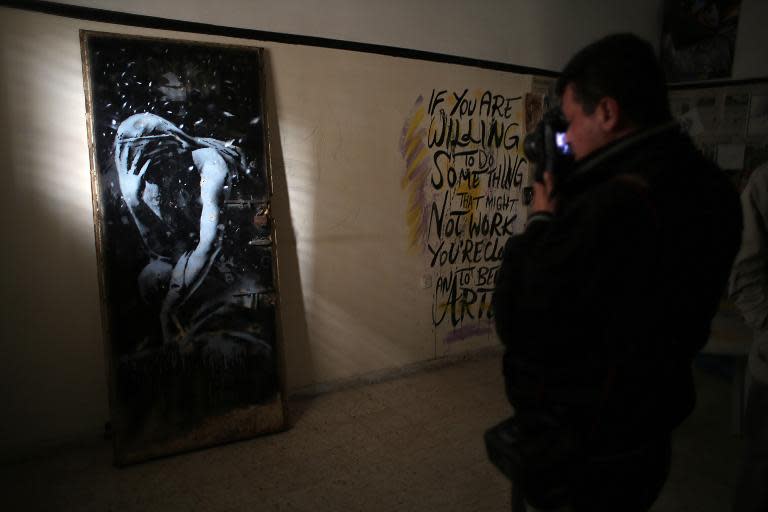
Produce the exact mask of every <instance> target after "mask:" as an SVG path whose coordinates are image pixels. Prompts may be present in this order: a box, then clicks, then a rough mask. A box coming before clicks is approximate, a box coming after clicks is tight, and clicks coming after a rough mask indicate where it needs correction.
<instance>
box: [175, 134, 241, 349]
mask: <svg viewBox="0 0 768 512" xmlns="http://www.w3.org/2000/svg"><path fill="white" fill-rule="evenodd" d="M192 158H193V161H194V163H195V167H196V168H197V169H198V171H199V172H200V199H201V202H202V205H203V209H202V213H201V215H200V240H199V242H198V244H197V246H196V247H195V248H194V249H193V250H192V251H189V252H186V253H184V254H183V255H182V256H181V258H179V260H178V262H177V263H176V265H175V266H174V268H173V273H172V275H171V282H170V286H169V290H168V294H167V295H166V298H165V301H164V302H163V308H162V312H161V320H162V323H163V332H164V334H165V338H166V341H171V339H170V336H171V333H172V332H173V330H174V325H173V324H174V323H175V321H174V313H175V311H176V310H177V308H178V307H180V306H181V305H182V304H183V303H184V301H185V300H186V299H187V298H189V297H190V296H191V295H192V294H193V293H194V292H195V290H196V289H197V288H198V286H200V283H201V282H202V281H203V279H205V276H206V275H207V274H208V271H209V270H210V268H211V265H212V264H213V262H214V260H215V258H216V255H217V254H218V251H219V248H220V245H221V234H220V231H219V229H218V225H219V221H220V215H221V214H220V212H221V208H222V205H223V201H224V195H225V194H224V185H225V183H226V179H227V173H228V167H227V164H226V162H225V161H224V159H223V158H222V157H221V155H220V154H219V153H218V152H217V151H216V150H215V149H213V148H203V149H197V150H195V151H193V152H192ZM176 327H178V326H176Z"/></svg>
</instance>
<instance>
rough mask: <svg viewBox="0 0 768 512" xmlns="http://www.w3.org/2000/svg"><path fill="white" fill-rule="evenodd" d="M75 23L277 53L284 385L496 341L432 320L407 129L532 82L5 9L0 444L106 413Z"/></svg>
mask: <svg viewBox="0 0 768 512" xmlns="http://www.w3.org/2000/svg"><path fill="white" fill-rule="evenodd" d="M80 29H93V30H103V31H112V32H115V31H117V32H130V33H141V34H151V35H157V36H162V37H171V38H193V39H196V40H201V41H227V42H229V43H235V44H249V45H259V46H262V47H265V48H266V49H267V74H268V80H269V81H270V83H271V86H272V88H271V90H270V91H269V92H268V100H269V101H270V104H272V105H273V106H274V112H273V113H272V114H273V119H274V120H275V121H276V124H275V125H274V126H273V127H272V128H273V129H274V132H273V135H274V136H273V137H272V143H273V145H274V146H273V150H274V151H273V153H274V169H273V170H274V173H273V174H274V181H275V197H274V200H273V206H274V215H275V218H276V221H277V246H278V257H279V259H280V286H281V294H282V301H283V310H282V323H283V326H284V347H285V366H286V370H287V375H286V377H287V386H288V390H289V391H291V390H296V389H298V388H301V387H304V386H308V385H315V384H319V383H327V382H331V381H334V380H337V379H345V378H352V377H355V376H360V375H364V374H366V373H369V372H374V371H383V370H387V369H397V368H400V367H403V366H406V365H409V364H412V363H415V362H419V361H425V360H428V359H432V358H435V357H439V356H441V355H444V354H448V353H457V352H466V351H468V350H473V349H476V348H480V347H484V346H488V345H495V344H496V343H497V342H496V340H495V339H494V338H493V336H492V335H491V334H489V333H484V334H482V335H479V336H466V337H464V338H463V339H459V340H458V341H454V342H452V343H451V344H450V345H448V344H446V343H444V341H443V339H444V335H445V329H443V330H442V331H439V330H436V329H434V328H433V325H432V308H433V305H434V304H433V300H434V299H433V287H430V286H427V287H425V286H423V285H422V284H423V278H424V277H425V276H426V275H429V276H430V278H432V277H433V275H434V273H433V272H432V269H430V268H429V266H428V263H427V262H426V261H427V260H425V255H424V247H423V246H417V247H410V246H409V239H408V234H407V233H408V225H407V223H406V216H405V211H406V207H407V202H408V191H407V190H406V189H404V187H403V185H402V183H401V179H402V176H403V174H404V172H405V169H406V164H405V161H404V159H403V157H402V155H401V153H400V137H401V133H402V129H403V126H404V125H405V124H406V122H407V121H408V119H409V115H411V113H412V109H413V107H414V102H415V101H416V99H417V98H418V96H419V95H422V96H423V95H427V96H428V95H429V93H430V91H431V90H432V88H434V87H438V88H445V89H447V90H448V91H453V90H456V91H461V90H463V88H467V87H468V88H470V89H471V90H472V91H473V92H472V94H479V91H483V90H486V89H491V90H493V91H494V92H495V93H503V94H505V95H507V96H520V95H521V94H523V93H524V92H525V91H526V90H529V88H530V76H523V75H516V74H511V73H501V72H495V71H488V70H482V69H478V68H471V67H465V66H456V65H448V64H437V63H429V62H424V61H415V60H407V59H401V58H394V57H386V56H379V55H372V54H365V53H357V52H347V51H341V50H330V49H324V48H311V47H303V46H297V45H283V44H273V43H260V42H256V41H238V40H231V39H230V40H226V39H224V38H214V37H204V36H198V35H191V34H174V33H168V32H160V31H148V30H136V29H131V28H127V27H116V26H109V25H104V24H98V23H90V22H81V21H78V20H73V19H67V18H61V17H55V16H50V15H44V14H38V13H32V12H27V11H20V10H14V9H8V8H0V73H1V74H2V76H0V93H1V94H0V101H1V102H2V103H0V106H1V109H0V122H2V126H5V127H6V134H5V136H4V137H3V138H2V139H0V148H2V153H0V155H2V157H3V158H2V161H3V162H4V163H5V164H6V167H5V176H6V181H5V186H4V187H2V188H0V204H1V205H2V208H3V212H2V213H3V219H4V222H3V223H2V230H3V231H2V239H3V240H4V249H5V250H4V251H3V252H2V273H1V274H0V275H2V285H3V286H2V293H3V297H2V300H3V308H2V313H0V314H2V339H3V343H2V345H0V346H1V347H2V353H1V354H0V379H1V380H0V389H2V390H3V391H2V393H3V399H2V401H0V415H1V416H2V417H3V419H4V420H3V422H2V423H0V453H9V452H14V451H23V450H25V449H30V448H35V447H38V448H39V447H42V446H46V445H50V444H57V443H60V442H64V441H67V440H70V439H77V438H82V437H84V436H96V435H97V434H98V433H99V431H100V429H101V427H102V425H103V422H104V421H106V419H107V418H108V407H107V384H106V375H105V374H106V370H105V359H104V349H103V342H102V334H101V333H102V331H101V323H100V300H99V290H98V283H97V268H96V257H95V249H94V233H93V218H92V215H93V213H92V206H91V191H90V175H89V167H90V166H89V156H88V141H87V133H86V110H85V99H84V93H83V81H82V67H81V57H80V44H79V33H78V31H79V30H80ZM512 115H513V117H514V120H515V121H520V115H521V106H520V104H519V102H518V107H517V110H516V111H514V112H513V113H512ZM521 221H522V217H521ZM519 224H520V223H519ZM435 277H436V276H435Z"/></svg>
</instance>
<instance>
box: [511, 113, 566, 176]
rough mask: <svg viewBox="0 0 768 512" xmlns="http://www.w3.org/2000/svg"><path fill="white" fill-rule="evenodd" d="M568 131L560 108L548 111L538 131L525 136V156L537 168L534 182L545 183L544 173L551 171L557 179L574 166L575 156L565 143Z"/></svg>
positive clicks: (537, 127) (537, 128)
mask: <svg viewBox="0 0 768 512" xmlns="http://www.w3.org/2000/svg"><path fill="white" fill-rule="evenodd" d="M567 130H568V121H566V119H565V116H564V115H563V112H562V111H561V110H560V107H554V108H552V109H550V110H548V111H547V112H546V113H545V114H544V117H543V118H542V119H541V121H540V122H539V124H538V126H536V129H535V130H534V131H533V132H532V133H529V134H528V135H526V136H525V140H524V141H523V149H524V150H525V156H526V157H528V160H529V161H530V162H532V163H533V164H534V165H535V167H536V170H535V173H534V180H536V181H538V182H543V181H544V171H551V172H552V174H554V175H555V177H556V178H559V177H560V176H562V175H563V174H564V173H567V172H568V171H569V170H570V169H571V168H573V166H574V159H573V154H572V152H571V148H570V146H569V145H568V143H567V142H566V141H565V132H566V131H567Z"/></svg>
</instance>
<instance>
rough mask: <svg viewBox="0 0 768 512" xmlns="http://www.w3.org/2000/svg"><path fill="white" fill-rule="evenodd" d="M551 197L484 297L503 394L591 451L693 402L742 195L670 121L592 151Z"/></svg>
mask: <svg viewBox="0 0 768 512" xmlns="http://www.w3.org/2000/svg"><path fill="white" fill-rule="evenodd" d="M556 193H557V198H558V205H557V211H556V213H555V214H554V215H551V216H549V215H546V214H544V215H538V216H533V217H532V218H531V219H529V224H528V227H527V229H526V231H525V232H524V233H522V234H520V235H516V236H514V237H512V238H510V240H509V241H508V242H507V245H506V248H505V253H504V260H503V264H502V268H501V271H500V273H499V277H498V281H497V288H496V292H495V295H494V298H493V307H494V314H495V320H496V328H497V332H498V334H499V336H500V338H501V340H502V342H503V343H504V345H505V346H506V351H505V356H504V375H505V379H506V387H507V395H508V397H509V400H510V402H511V403H512V405H513V406H514V407H515V408H516V410H518V411H521V410H534V411H535V410H549V411H559V412H560V413H562V416H563V417H564V418H566V419H567V420H568V421H569V422H571V423H572V424H573V425H575V426H576V428H577V430H578V431H579V432H580V433H581V434H582V435H583V436H584V438H585V439H586V440H587V441H588V443H591V445H592V446H593V448H594V449H597V450H599V449H601V448H604V449H606V450H615V449H621V448H626V447H631V446H634V445H636V444H638V443H642V442H643V441H644V440H647V439H650V438H653V437H655V436H657V435H664V434H666V433H668V432H669V431H670V430H671V429H672V428H673V427H674V426H676V425H677V424H678V423H680V422H681V421H682V420H683V419H684V418H685V417H686V416H688V415H689V414H690V412H691V411H692V409H693V405H694V401H695V395H694V388H693V381H692V376H691V368H690V367H691V362H692V358H693V356H694V355H695V354H696V352H697V351H698V350H699V349H701V347H702V346H703V345H704V344H705V343H706V341H707V338H708V336H709V332H710V321H711V319H712V317H713V315H714V314H715V312H716V310H717V307H718V303H719V300H720V298H721V296H722V293H723V290H724V287H725V284H726V281H727V278H728V274H729V270H730V266H731V262H732V261H733V258H734V256H735V254H736V251H737V249H738V247H739V241H740V235H741V209H740V206H739V199H738V195H737V193H736V191H735V189H734V187H733V185H732V184H731V183H730V181H729V180H728V179H727V177H726V176H725V175H724V174H723V173H722V172H721V171H720V170H719V169H718V168H717V167H716V166H715V165H714V164H712V163H711V162H709V161H708V160H707V159H705V158H704V157H703V156H702V155H701V154H700V153H699V152H698V151H697V150H696V149H695V147H694V146H693V144H692V143H691V141H690V139H689V138H688V136H686V135H684V134H682V133H680V131H679V129H678V128H677V127H676V126H675V125H672V124H670V125H667V126H664V127H658V128H655V129H651V130H646V131H644V132H640V133H637V134H634V135H631V136H629V137H627V138H624V139H621V140H620V141H618V142H616V143H614V144H612V145H610V146H608V147H605V148H602V149H601V150H600V151H598V152H597V153H595V154H592V155H590V156H589V157H588V158H587V159H585V160H582V161H581V162H579V166H578V168H577V169H576V170H574V171H572V172H571V173H570V174H568V175H567V176H565V177H563V178H562V179H561V180H560V181H559V183H558V189H557V191H556Z"/></svg>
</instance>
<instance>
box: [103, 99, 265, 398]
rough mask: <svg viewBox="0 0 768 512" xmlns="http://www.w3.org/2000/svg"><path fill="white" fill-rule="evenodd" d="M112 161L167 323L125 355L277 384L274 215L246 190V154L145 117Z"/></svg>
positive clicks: (149, 297)
mask: <svg viewBox="0 0 768 512" xmlns="http://www.w3.org/2000/svg"><path fill="white" fill-rule="evenodd" d="M114 158H115V168H116V171H117V176H118V181H119V186H120V191H121V193H122V198H123V201H124V203H125V205H126V206H127V208H128V211H129V212H130V215H131V217H132V219H133V222H134V224H135V226H136V228H137V229H138V232H139V235H140V238H141V240H142V242H143V245H144V250H145V252H146V256H147V263H146V265H145V266H144V268H143V269H142V270H141V272H140V273H139V275H138V278H137V286H138V289H139V294H140V296H141V299H142V300H143V301H144V302H145V303H146V304H147V305H149V306H150V308H151V309H152V310H153V311H155V312H156V313H157V315H158V316H159V322H160V326H161V339H157V336H154V337H153V336H147V337H146V338H145V339H144V340H143V341H142V342H141V343H139V344H138V345H137V347H136V351H135V352H134V354H131V355H129V356H128V357H127V360H129V361H130V360H134V359H135V358H136V354H141V355H140V356H139V358H140V359H142V360H144V361H146V357H144V356H143V354H145V353H146V352H147V351H153V350H154V351H161V352H162V353H163V354H169V353H170V354H174V355H176V360H178V359H179V358H180V359H181V360H184V359H185V358H186V359H188V360H191V361H194V362H195V363H196V364H201V365H203V366H205V367H207V368H209V369H210V368H228V369H235V370H237V369H238V368H240V369H241V370H243V372H244V373H250V374H251V375H254V372H253V370H254V369H255V370H257V371H256V372H255V373H256V374H259V373H261V374H262V375H261V377H262V380H264V381H265V382H266V381H268V380H269V379H271V381H274V378H272V377H273V376H274V375H273V372H274V370H272V368H273V367H274V365H273V364H272V363H273V354H272V352H273V350H272V340H273V338H274V308H273V306H274V298H273V297H274V295H273V293H272V279H271V278H272V274H271V264H272V261H271V252H270V250H269V245H270V243H271V242H270V238H269V225H268V223H267V222H259V219H266V218H267V214H268V212H267V211H264V209H265V208H266V206H265V205H266V203H264V204H263V205H262V204H260V203H259V202H258V201H257V200H254V199H253V197H252V193H253V190H251V191H250V192H251V194H250V195H248V196H244V195H245V194H247V193H248V190H247V187H246V186H245V185H247V184H249V183H250V181H249V180H248V179H247V175H248V174H249V173H250V172H251V167H250V166H249V163H248V162H247V159H246V157H245V154H244V152H243V151H242V150H241V149H240V148H239V147H237V146H235V145H233V144H232V143H231V142H224V141H220V140H217V139H213V138H205V137H192V136H190V135H188V134H187V133H185V132H184V131H182V130H181V129H180V128H178V127H177V126H176V125H174V124H173V123H171V122H170V121H168V120H166V119H164V118H162V117H160V116H158V115H155V114H151V113H139V114H134V115H132V116H130V117H128V118H127V119H125V120H123V121H122V122H121V123H120V125H119V126H118V128H117V132H116V135H115V139H114ZM254 219H255V220H254ZM165 360H167V358H165ZM254 363H255V364H256V368H254V367H253V364H254ZM265 373H266V375H264V374H265ZM264 377H268V379H266V380H265V379H263V378H264ZM129 380H135V379H129ZM261 387H262V388H264V387H265V386H264V385H262V386H261ZM266 388H267V389H266V391H274V384H273V385H271V386H266ZM262 391H265V390H264V389H262Z"/></svg>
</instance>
